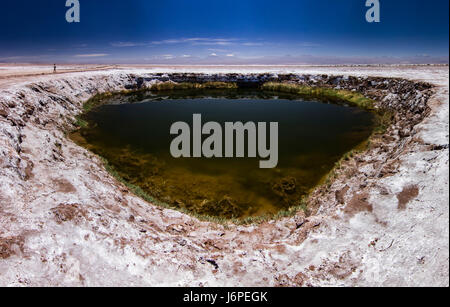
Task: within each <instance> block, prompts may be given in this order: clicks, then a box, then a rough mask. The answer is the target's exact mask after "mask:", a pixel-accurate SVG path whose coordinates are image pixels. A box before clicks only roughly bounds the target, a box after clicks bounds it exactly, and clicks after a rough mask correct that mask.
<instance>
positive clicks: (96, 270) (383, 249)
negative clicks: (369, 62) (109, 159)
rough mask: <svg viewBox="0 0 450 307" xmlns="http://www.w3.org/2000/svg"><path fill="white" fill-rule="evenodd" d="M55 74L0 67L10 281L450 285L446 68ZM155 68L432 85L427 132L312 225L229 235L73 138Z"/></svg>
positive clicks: (5, 266) (0, 149)
mask: <svg viewBox="0 0 450 307" xmlns="http://www.w3.org/2000/svg"><path fill="white" fill-rule="evenodd" d="M52 69H53V68H52V66H51V65H49V66H37V65H11V64H9V65H6V64H0V286H448V285H449V186H448V181H449V164H448V158H449V152H448V150H449V149H448V144H449V71H448V66H339V67H331V66H329V67H327V66H250V67H247V66H246V67H244V66H203V67H199V66H191V67H188V66H172V67H169V66H114V67H107V66H95V65H89V66H82V65H72V66H64V67H60V69H59V71H58V73H57V74H53V73H52ZM156 73H203V74H224V73H236V74H256V73H269V74H287V73H292V74H298V75H304V74H310V75H322V74H327V75H339V76H356V77H360V78H363V79H364V78H366V77H367V76H371V77H383V78H402V79H408V80H413V81H417V82H427V83H431V84H433V85H434V86H435V88H434V89H433V91H434V93H433V95H432V97H431V98H430V99H429V100H428V106H429V108H430V110H429V112H428V113H427V115H426V117H425V118H424V119H423V120H422V121H421V122H420V123H418V124H416V125H415V126H414V127H413V128H412V129H411V130H408V131H407V132H403V131H397V130H398V129H395V128H396V127H393V128H392V129H391V130H392V133H391V135H390V136H389V137H390V138H392V139H393V140H396V139H398V140H399V141H398V144H397V145H396V146H394V148H390V149H385V151H386V152H391V154H389V155H384V154H383V151H380V154H379V156H380V157H382V158H383V161H382V162H380V161H377V155H376V154H375V153H376V151H375V149H374V151H372V152H371V155H369V156H361V157H357V158H358V159H359V160H360V162H359V163H357V164H355V165H356V166H357V167H356V168H355V169H354V170H353V176H351V177H348V178H347V180H346V181H344V182H343V181H342V180H341V181H340V182H339V180H337V181H336V182H334V183H333V184H332V185H331V187H330V192H329V193H328V194H326V195H324V196H321V197H318V199H317V201H316V202H317V206H318V207H317V210H315V211H314V212H313V213H312V214H311V215H310V216H305V213H304V212H298V213H296V214H294V215H293V216H291V217H286V218H282V219H279V220H276V221H270V222H264V223H262V224H258V225H249V226H243V225H241V226H238V225H232V224H230V225H226V226H224V225H218V224H214V223H210V222H202V221H199V220H197V219H195V218H193V217H190V216H187V215H185V214H182V213H180V212H177V211H173V210H168V209H162V208H159V207H156V206H154V205H152V204H149V203H147V202H145V201H143V200H142V199H140V198H138V197H137V196H135V195H133V194H132V193H130V191H129V190H128V189H127V188H126V187H125V186H123V185H122V184H120V183H119V182H117V181H116V180H115V179H114V178H113V177H112V176H111V175H110V174H109V173H108V172H107V171H106V170H105V168H104V165H103V163H102V161H101V160H100V159H99V158H98V157H96V156H95V155H93V154H92V153H90V152H88V151H86V150H85V149H83V148H80V147H78V146H77V145H75V144H74V143H73V142H71V141H70V140H69V139H68V138H67V137H66V136H65V133H64V132H65V131H66V130H67V129H69V128H70V127H72V125H71V122H72V121H73V119H74V116H75V115H76V114H78V113H79V112H80V111H81V106H82V102H83V101H85V100H87V99H88V98H89V97H91V96H92V95H93V94H95V93H96V92H97V91H101V92H104V91H111V90H121V89H123V88H124V86H125V85H126V84H127V82H129V81H130V79H132V77H131V76H141V75H148V74H156ZM417 95H420V93H418V94H417ZM400 128H401V127H400ZM396 131H397V132H396ZM395 133H397V134H399V135H400V136H399V137H398V138H397V136H396V135H395ZM394 143H395V142H394ZM380 157H378V158H380ZM349 163H350V162H349ZM385 168H386V169H387V170H385ZM380 170H381V171H380ZM360 178H366V179H365V180H364V181H361V180H360ZM341 179H342V178H341Z"/></svg>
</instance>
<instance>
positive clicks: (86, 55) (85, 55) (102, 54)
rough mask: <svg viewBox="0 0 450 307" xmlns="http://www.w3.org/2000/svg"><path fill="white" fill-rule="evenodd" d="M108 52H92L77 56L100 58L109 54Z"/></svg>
mask: <svg viewBox="0 0 450 307" xmlns="http://www.w3.org/2000/svg"><path fill="white" fill-rule="evenodd" d="M108 55H109V54H107V53H90V54H77V55H75V57H77V58H98V57H105V56H108Z"/></svg>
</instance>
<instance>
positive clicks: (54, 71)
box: [53, 64, 56, 73]
mask: <svg viewBox="0 0 450 307" xmlns="http://www.w3.org/2000/svg"><path fill="white" fill-rule="evenodd" d="M53 73H56V64H53Z"/></svg>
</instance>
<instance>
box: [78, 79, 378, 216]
mask: <svg viewBox="0 0 450 307" xmlns="http://www.w3.org/2000/svg"><path fill="white" fill-rule="evenodd" d="M219 85H220V87H219V89H220V90H221V91H206V92H205V91H204V88H203V87H199V88H198V89H196V87H195V86H194V85H189V86H188V85H183V86H182V87H181V89H182V90H181V91H173V87H175V86H176V85H174V84H172V83H170V84H169V85H167V86H163V85H160V86H159V87H158V89H160V88H162V89H166V87H168V88H169V90H165V91H164V95H160V96H161V97H162V98H159V99H167V97H172V98H175V99H176V98H185V97H191V98H192V97H196V98H199V97H209V96H214V95H219V96H225V97H228V98H237V97H245V94H243V93H242V92H239V90H237V89H236V88H235V87H234V86H228V90H227V91H223V88H227V87H226V86H224V85H223V84H222V83H221V84H219ZM208 86H209V87H211V86H212V85H208ZM185 88H186V89H185ZM192 89H194V91H192ZM199 90H200V91H201V92H200V93H199V92H198V91H199ZM196 91H197V92H196ZM252 93H253V94H256V95H258V96H259V97H265V98H267V97H272V96H273V95H274V93H270V94H268V93H266V92H264V91H261V90H256V91H253V92H252ZM275 94H276V96H277V98H279V97H289V98H298V96H296V95H295V94H292V93H284V92H275ZM133 95H136V97H133ZM146 95H148V93H145V92H142V91H141V92H129V93H125V95H123V93H122V95H116V94H109V93H106V94H102V95H101V96H100V97H94V98H93V99H91V100H90V101H88V102H87V104H86V105H87V106H88V107H87V108H85V110H87V111H88V112H89V111H90V112H95V108H96V107H99V106H101V105H103V104H105V103H108V102H112V101H115V102H114V103H115V104H117V103H119V104H121V103H129V102H130V101H131V102H133V101H135V100H138V101H139V100H145V98H146V97H147V98H148V96H146ZM151 95H153V94H151ZM353 96H357V95H356V94H352V97H353ZM111 97H114V100H111ZM336 97H337V96H333V98H334V99H336ZM358 97H359V96H358ZM314 98H317V97H314ZM152 99H156V98H155V97H152ZM156 100H157V99H156ZM365 101H366V102H367V101H369V100H368V99H366V100H365ZM92 109H94V111H91V110H92ZM355 110H356V109H355ZM79 121H81V122H83V123H85V124H83V125H80V126H81V127H80V128H79V129H78V130H76V131H74V132H73V133H71V134H70V137H71V139H72V140H73V141H75V142H76V143H77V144H79V145H81V146H83V147H85V148H87V149H89V150H90V151H92V152H94V153H96V154H98V155H99V156H101V157H103V158H104V159H105V160H106V161H107V164H108V166H109V168H110V169H111V170H112V172H113V173H114V174H115V175H116V177H117V178H118V179H120V180H121V181H122V182H124V183H126V184H127V185H128V186H129V187H131V188H132V189H133V190H135V191H138V193H137V194H138V195H140V196H141V197H144V198H145V199H147V200H150V201H152V202H154V203H155V202H156V203H160V204H162V205H164V206H168V207H171V208H175V209H181V210H182V211H185V212H188V213H191V214H194V215H197V216H208V217H215V218H219V219H233V218H234V219H235V218H239V219H246V218H250V217H251V218H254V217H274V216H275V215H277V214H279V213H280V212H283V211H284V212H295V211H297V210H304V211H307V210H308V209H307V205H306V198H307V196H308V193H309V191H311V190H313V189H314V188H315V187H316V186H317V185H319V184H322V183H323V182H325V181H326V179H327V178H328V173H329V172H330V171H331V170H332V169H333V167H334V163H335V162H336V160H333V159H335V158H333V159H331V160H330V157H326V156H323V154H321V153H320V152H313V153H310V154H306V155H305V154H302V155H297V156H296V157H295V159H294V160H293V163H294V165H292V167H289V168H276V169H272V170H264V171H262V170H259V169H256V167H255V169H254V170H250V171H249V172H248V173H246V174H245V176H244V177H242V174H239V172H238V171H233V169H234V168H235V170H238V168H239V165H237V166H235V165H233V164H222V165H215V166H214V167H215V168H216V173H214V174H211V173H201V172H197V171H196V170H195V169H194V170H193V169H192V168H187V167H183V166H182V165H181V166H180V165H178V166H174V165H172V164H171V162H168V161H167V159H164V158H161V157H159V156H155V155H154V154H151V153H148V152H142V151H140V150H136V149H134V148H132V147H131V146H125V147H108V146H105V145H104V143H102V142H101V141H100V142H99V141H98V140H96V136H95V132H93V130H95V126H96V123H95V122H94V121H92V120H91V119H89V118H88V116H86V113H85V114H84V115H83V116H81V117H80V118H79ZM88 122H90V124H89V125H88ZM372 129H373V127H372V126H370V127H367V128H364V129H362V130H359V131H351V132H347V133H346V134H345V135H343V136H342V137H343V139H342V141H344V142H349V143H352V142H354V140H362V142H360V143H358V145H356V147H353V150H361V149H363V148H365V146H366V143H367V140H366V139H365V138H367V137H368V136H370V130H372ZM368 131H369V132H368ZM349 149H352V148H349ZM344 158H345V157H344ZM296 165H297V167H296ZM302 167H303V168H302Z"/></svg>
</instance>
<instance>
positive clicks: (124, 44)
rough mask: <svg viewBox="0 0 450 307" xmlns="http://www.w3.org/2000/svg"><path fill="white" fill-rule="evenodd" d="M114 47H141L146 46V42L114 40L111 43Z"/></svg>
mask: <svg viewBox="0 0 450 307" xmlns="http://www.w3.org/2000/svg"><path fill="white" fill-rule="evenodd" d="M110 45H111V46H113V47H117V48H124V47H139V46H145V45H146V44H145V43H135V42H114V43H111V44H110Z"/></svg>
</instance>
